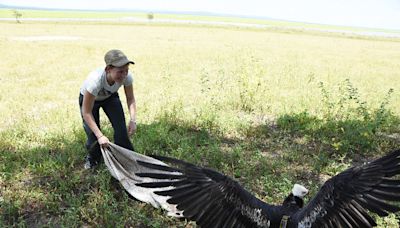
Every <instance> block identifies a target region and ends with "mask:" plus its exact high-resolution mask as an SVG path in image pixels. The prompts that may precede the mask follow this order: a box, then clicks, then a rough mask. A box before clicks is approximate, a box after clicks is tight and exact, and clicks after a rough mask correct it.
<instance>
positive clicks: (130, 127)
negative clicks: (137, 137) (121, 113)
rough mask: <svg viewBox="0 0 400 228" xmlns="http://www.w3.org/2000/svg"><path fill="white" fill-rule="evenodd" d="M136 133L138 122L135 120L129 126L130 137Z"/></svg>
mask: <svg viewBox="0 0 400 228" xmlns="http://www.w3.org/2000/svg"><path fill="white" fill-rule="evenodd" d="M135 132H136V122H135V121H133V120H130V121H129V124H128V135H129V136H131V135H133V134H135Z"/></svg>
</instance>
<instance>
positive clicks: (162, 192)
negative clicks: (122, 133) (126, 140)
mask: <svg viewBox="0 0 400 228" xmlns="http://www.w3.org/2000/svg"><path fill="white" fill-rule="evenodd" d="M102 154H103V157H104V161H105V164H106V165H107V168H108V170H109V171H110V173H111V175H112V176H113V177H115V178H116V179H117V180H119V181H120V182H121V184H122V185H123V187H124V188H125V189H126V190H127V191H128V192H129V194H130V195H132V196H133V197H135V198H136V199H138V200H140V201H143V202H146V203H150V204H152V205H153V206H154V207H161V208H163V209H165V210H167V211H168V215H170V216H176V217H186V218H188V219H190V220H193V221H196V223H197V224H198V225H200V226H202V227H269V224H270V221H269V219H268V218H267V217H266V214H267V213H265V206H266V204H265V203H263V202H261V201H260V200H259V199H257V198H256V197H254V196H253V195H251V194H250V193H249V192H248V191H246V190H245V189H243V188H242V187H241V186H240V185H239V183H237V182H236V181H234V180H233V179H231V178H229V177H227V176H225V175H223V174H221V173H219V172H216V171H214V170H211V169H205V168H200V167H197V166H195V165H192V164H190V163H186V162H183V161H180V160H177V159H172V158H166V157H156V156H154V158H153V157H149V156H145V155H142V154H138V153H135V152H133V151H130V150H127V149H124V148H122V147H120V146H118V145H115V144H113V143H110V147H109V148H103V149H102ZM167 163H169V164H171V166H170V165H168V164H167Z"/></svg>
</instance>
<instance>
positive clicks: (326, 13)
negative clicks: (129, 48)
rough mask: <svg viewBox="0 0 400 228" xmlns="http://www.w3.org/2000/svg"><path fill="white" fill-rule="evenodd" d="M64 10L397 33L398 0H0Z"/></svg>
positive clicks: (399, 11)
mask: <svg viewBox="0 0 400 228" xmlns="http://www.w3.org/2000/svg"><path fill="white" fill-rule="evenodd" d="M0 4H6V5H14V6H33V7H45V8H65V9H102V10H104V9H127V10H145V11H154V12H157V11H178V12H187V11H190V12H193V11H197V12H209V13H219V14H231V15H242V16H255V17H267V18H274V19H282V20H291V21H301V22H311V23H320V24H333V25H348V26H361V27H371V28H386V29H396V30H400V0H275V1H273V0H141V1H139V0H112V1H102V0H0Z"/></svg>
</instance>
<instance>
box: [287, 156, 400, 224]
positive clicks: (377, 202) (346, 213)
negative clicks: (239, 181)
mask: <svg viewBox="0 0 400 228" xmlns="http://www.w3.org/2000/svg"><path fill="white" fill-rule="evenodd" d="M398 174H400V150H397V151H394V152H392V153H390V154H388V155H386V156H384V157H382V158H379V159H376V160H375V161H372V162H370V163H367V164H364V165H361V166H357V167H352V168H349V169H347V170H345V171H343V172H341V173H339V174H338V175H336V176H334V177H332V178H331V179H329V180H328V181H327V182H325V184H324V185H323V186H322V187H321V189H320V190H319V192H318V193H317V194H316V196H315V197H314V198H313V199H312V200H311V201H310V202H309V203H308V204H307V205H306V206H305V207H304V208H302V209H301V210H300V211H298V212H297V213H296V214H294V215H292V218H291V224H292V226H295V227H372V226H376V223H375V221H374V219H373V218H372V217H371V216H370V215H369V214H368V211H370V212H373V213H376V214H378V215H379V216H387V215H388V213H393V212H397V211H399V210H400V208H399V207H398V206H396V205H394V204H393V203H394V202H396V201H399V200H400V194H399V193H400V180H399V178H398V177H396V175H398ZM396 178H397V179H396Z"/></svg>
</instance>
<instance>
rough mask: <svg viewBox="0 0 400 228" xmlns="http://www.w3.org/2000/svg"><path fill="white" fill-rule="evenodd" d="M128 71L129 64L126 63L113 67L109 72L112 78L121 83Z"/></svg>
mask: <svg viewBox="0 0 400 228" xmlns="http://www.w3.org/2000/svg"><path fill="white" fill-rule="evenodd" d="M128 71H129V64H126V65H125V66H122V67H111V68H110V69H109V72H108V73H109V74H110V76H111V79H112V80H113V81H115V82H118V83H121V82H123V81H124V79H125V78H126V76H127V75H128Z"/></svg>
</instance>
